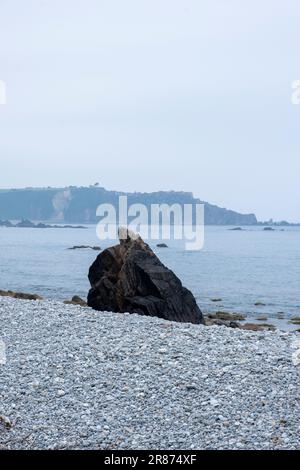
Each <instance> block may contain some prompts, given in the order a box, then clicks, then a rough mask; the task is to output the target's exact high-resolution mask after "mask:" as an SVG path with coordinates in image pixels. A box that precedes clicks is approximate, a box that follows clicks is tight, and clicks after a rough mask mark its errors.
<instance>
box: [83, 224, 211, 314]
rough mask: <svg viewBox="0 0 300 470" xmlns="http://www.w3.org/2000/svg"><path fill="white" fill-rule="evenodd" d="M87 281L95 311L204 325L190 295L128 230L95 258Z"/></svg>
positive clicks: (175, 277) (91, 303)
mask: <svg viewBox="0 0 300 470" xmlns="http://www.w3.org/2000/svg"><path fill="white" fill-rule="evenodd" d="M89 280H90V283H91V289H90V291H89V294H88V305H89V306H90V307H92V308H94V309H95V310H100V311H101V310H108V311H112V312H121V313H122V312H123V313H124V312H129V313H139V314H141V315H150V316H156V317H160V318H164V319H166V320H173V321H178V322H190V323H203V316H202V312H201V310H200V309H199V307H198V305H197V303H196V300H195V298H194V296H193V294H192V293H191V292H190V291H189V290H188V289H186V288H185V287H183V286H182V284H181V281H180V280H179V279H178V277H177V276H176V275H175V274H174V273H173V272H172V271H171V270H170V269H168V268H167V267H166V266H164V265H163V264H162V263H161V261H160V260H159V258H158V257H157V256H156V255H155V254H154V252H153V251H152V250H151V248H150V247H149V246H148V245H147V244H146V243H144V241H143V240H142V239H141V238H140V237H137V236H136V235H135V234H133V233H130V232H128V231H126V232H125V237H124V236H123V237H121V238H120V244H119V245H116V246H113V247H111V248H108V249H106V250H104V251H103V252H102V253H100V254H99V255H98V257H97V259H96V260H95V262H94V263H93V264H92V266H91V267H90V270H89Z"/></svg>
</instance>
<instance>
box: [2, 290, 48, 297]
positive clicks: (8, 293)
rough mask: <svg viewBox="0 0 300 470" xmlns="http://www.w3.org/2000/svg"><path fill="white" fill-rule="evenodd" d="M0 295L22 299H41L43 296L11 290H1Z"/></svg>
mask: <svg viewBox="0 0 300 470" xmlns="http://www.w3.org/2000/svg"><path fill="white" fill-rule="evenodd" d="M0 296H2V297H13V298H14V299H23V300H43V297H41V296H39V295H37V294H26V293H24V292H13V291H12V290H1V289H0Z"/></svg>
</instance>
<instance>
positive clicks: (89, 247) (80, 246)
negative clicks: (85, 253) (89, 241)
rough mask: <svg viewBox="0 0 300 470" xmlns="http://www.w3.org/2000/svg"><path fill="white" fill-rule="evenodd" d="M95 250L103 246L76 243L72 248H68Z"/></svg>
mask: <svg viewBox="0 0 300 470" xmlns="http://www.w3.org/2000/svg"><path fill="white" fill-rule="evenodd" d="M86 249H90V250H94V251H100V250H101V248H100V246H90V245H74V246H72V247H71V248H68V250H86Z"/></svg>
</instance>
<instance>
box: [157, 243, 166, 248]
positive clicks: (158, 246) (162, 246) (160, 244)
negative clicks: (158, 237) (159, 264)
mask: <svg viewBox="0 0 300 470" xmlns="http://www.w3.org/2000/svg"><path fill="white" fill-rule="evenodd" d="M156 246H157V248H168V245H167V244H166V243H158V244H157V245H156Z"/></svg>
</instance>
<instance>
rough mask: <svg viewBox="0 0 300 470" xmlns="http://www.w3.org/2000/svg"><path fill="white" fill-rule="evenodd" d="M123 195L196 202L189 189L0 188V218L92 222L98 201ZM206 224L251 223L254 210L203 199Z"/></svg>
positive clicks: (154, 200)
mask: <svg viewBox="0 0 300 470" xmlns="http://www.w3.org/2000/svg"><path fill="white" fill-rule="evenodd" d="M121 195H126V196H127V197H128V204H129V205H130V204H135V203H141V204H144V205H145V206H146V207H147V208H149V207H150V206H151V204H163V203H164V204H170V205H172V204H180V205H181V206H183V205H184V204H196V203H200V202H201V201H200V200H199V199H195V198H194V197H193V194H192V193H188V192H177V191H159V192H155V193H120V192H117V191H107V190H106V189H104V188H100V187H89V188H76V187H70V188H61V189H59V188H56V189H55V188H46V189H19V190H2V191H1V190H0V219H2V220H6V219H8V220H20V219H29V220H39V221H52V222H61V223H76V224H77V223H96V222H97V221H98V219H97V216H96V209H97V207H98V206H99V204H103V203H109V204H112V205H114V206H115V207H116V208H117V207H118V200H119V196H121ZM204 204H205V223H206V224H207V225H254V224H256V223H257V220H256V217H255V215H254V214H239V213H238V212H234V211H231V210H227V209H224V208H220V207H218V206H214V205H211V204H209V203H208V202H204Z"/></svg>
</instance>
